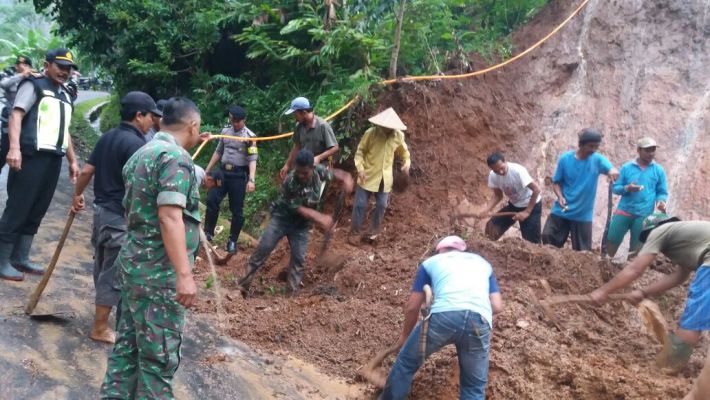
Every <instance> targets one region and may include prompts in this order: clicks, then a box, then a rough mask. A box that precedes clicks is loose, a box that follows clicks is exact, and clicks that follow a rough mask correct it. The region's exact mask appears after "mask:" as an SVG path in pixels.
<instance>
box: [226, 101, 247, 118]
mask: <svg viewBox="0 0 710 400" xmlns="http://www.w3.org/2000/svg"><path fill="white" fill-rule="evenodd" d="M229 113H230V114H232V117H234V119H236V120H237V121H241V120H243V119H245V118H246V117H247V110H245V109H244V108H243V107H241V106H237V105H234V106H231V107H229Z"/></svg>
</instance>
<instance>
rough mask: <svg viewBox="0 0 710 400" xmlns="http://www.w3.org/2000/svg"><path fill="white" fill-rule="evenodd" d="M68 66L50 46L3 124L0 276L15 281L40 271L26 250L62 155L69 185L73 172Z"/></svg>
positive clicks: (63, 54)
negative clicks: (40, 72)
mask: <svg viewBox="0 0 710 400" xmlns="http://www.w3.org/2000/svg"><path fill="white" fill-rule="evenodd" d="M72 68H76V65H75V64H74V56H73V54H72V53H71V51H69V50H68V49H64V48H59V49H54V50H51V51H49V52H48V53H47V56H46V59H45V62H44V74H43V75H37V76H35V75H31V76H30V77H28V78H27V79H25V80H23V81H22V82H21V83H20V86H19V88H18V90H17V96H16V97H15V103H14V106H13V110H12V114H11V115H10V126H9V140H10V147H9V150H8V153H7V164H8V165H9V166H10V168H11V170H10V173H9V175H8V178H7V202H6V203H5V211H4V212H3V214H2V218H0V278H2V279H8V280H15V281H21V280H23V279H24V275H23V274H22V272H21V271H24V272H27V273H30V274H38V275H41V274H43V273H44V269H43V268H42V267H40V266H37V265H34V264H32V263H31V262H30V260H29V253H30V249H31V247H32V240H33V238H34V236H35V234H36V233H37V229H38V228H39V225H40V223H41V222H42V218H44V214H45V213H46V212H47V209H48V208H49V203H50V202H51V201H52V197H53V196H54V189H55V188H56V187H57V181H58V179H59V172H60V170H61V167H62V157H63V156H64V155H65V154H66V156H67V160H68V161H69V174H70V177H71V180H72V183H74V182H76V178H77V176H78V175H79V166H78V165H77V162H76V159H75V157H74V149H73V147H72V144H71V137H70V135H69V123H70V121H71V115H72V109H73V104H72V101H71V98H70V95H69V93H67V91H66V89H65V87H64V83H65V82H66V81H67V79H68V78H69V74H70V73H71V71H72ZM40 121H41V123H40Z"/></svg>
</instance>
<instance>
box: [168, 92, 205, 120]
mask: <svg viewBox="0 0 710 400" xmlns="http://www.w3.org/2000/svg"><path fill="white" fill-rule="evenodd" d="M194 114H197V115H200V109H199V108H197V105H196V104H195V103H194V102H193V101H192V100H190V99H188V98H187V97H171V98H170V99H168V102H167V103H166V104H165V107H163V120H162V124H163V125H165V126H170V125H177V124H184V123H185V122H187V120H188V118H189V117H191V116H192V115H194Z"/></svg>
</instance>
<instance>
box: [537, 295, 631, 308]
mask: <svg viewBox="0 0 710 400" xmlns="http://www.w3.org/2000/svg"><path fill="white" fill-rule="evenodd" d="M625 299H626V295H625V294H618V293H617V294H610V295H609V300H611V301H621V300H625ZM591 302H592V298H591V297H589V296H588V295H586V294H565V295H560V296H550V297H548V298H546V299H544V300H542V301H541V302H540V303H542V304H544V305H546V306H554V305H557V304H564V303H591Z"/></svg>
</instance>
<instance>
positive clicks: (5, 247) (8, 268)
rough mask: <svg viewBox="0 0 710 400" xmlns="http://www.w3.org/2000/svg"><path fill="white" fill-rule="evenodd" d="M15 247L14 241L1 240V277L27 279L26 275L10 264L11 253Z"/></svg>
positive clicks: (13, 279)
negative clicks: (5, 241)
mask: <svg viewBox="0 0 710 400" xmlns="http://www.w3.org/2000/svg"><path fill="white" fill-rule="evenodd" d="M13 247H15V245H14V244H12V243H4V242H0V279H7V280H8V281H21V280H23V279H25V275H24V274H23V273H22V272H20V271H18V270H16V269H15V268H14V267H13V266H12V265H11V264H10V255H11V254H12V249H13Z"/></svg>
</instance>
